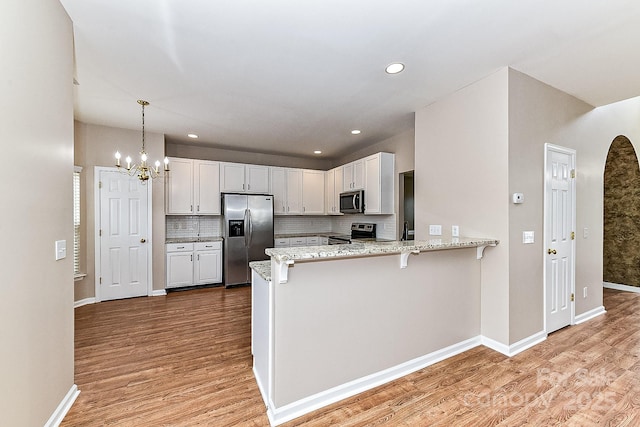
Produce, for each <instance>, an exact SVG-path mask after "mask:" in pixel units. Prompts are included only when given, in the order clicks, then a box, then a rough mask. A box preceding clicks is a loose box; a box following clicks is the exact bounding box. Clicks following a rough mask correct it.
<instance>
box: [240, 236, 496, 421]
mask: <svg viewBox="0 0 640 427" xmlns="http://www.w3.org/2000/svg"><path fill="white" fill-rule="evenodd" d="M497 244H498V241H497V240H493V239H474V238H454V239H435V240H429V241H406V242H384V243H357V244H352V245H334V246H312V247H304V248H280V249H267V251H266V252H267V255H269V256H270V257H271V261H264V262H256V263H252V264H251V266H252V277H253V281H252V352H253V356H254V374H255V376H256V380H257V382H258V386H259V388H260V391H261V393H262V397H263V399H264V401H265V404H266V406H267V414H268V416H269V420H270V422H271V424H272V425H278V424H281V423H283V422H286V421H288V420H291V419H293V418H296V417H298V416H301V415H303V414H305V413H308V412H310V411H313V410H315V409H318V408H320V407H323V406H326V405H328V404H330V403H333V402H336V401H338V400H341V399H344V398H346V397H349V396H352V395H354V394H357V393H360V392H362V391H365V390H368V389H371V388H373V387H376V386H378V385H380V384H384V383H386V382H389V381H392V380H394V379H396V378H399V377H401V376H404V375H407V374H409V373H411V372H413V371H416V370H418V369H421V368H423V367H425V366H428V365H431V364H433V363H436V362H437V361H440V360H442V359H445V358H447V357H451V356H453V355H455V354H458V353H460V352H463V351H465V350H467V349H470V348H472V347H475V346H477V345H479V344H480V310H481V301H480V267H481V258H482V255H483V251H484V248H486V247H487V246H495V245H497Z"/></svg>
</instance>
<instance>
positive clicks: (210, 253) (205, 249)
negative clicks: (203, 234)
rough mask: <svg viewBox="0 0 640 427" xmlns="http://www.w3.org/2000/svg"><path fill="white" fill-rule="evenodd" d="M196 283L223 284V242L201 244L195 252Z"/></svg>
mask: <svg viewBox="0 0 640 427" xmlns="http://www.w3.org/2000/svg"><path fill="white" fill-rule="evenodd" d="M193 257H194V269H193V271H194V278H193V279H194V283H195V284H196V285H206V284H209V283H221V282H222V242H199V243H196V245H195V252H194V255H193Z"/></svg>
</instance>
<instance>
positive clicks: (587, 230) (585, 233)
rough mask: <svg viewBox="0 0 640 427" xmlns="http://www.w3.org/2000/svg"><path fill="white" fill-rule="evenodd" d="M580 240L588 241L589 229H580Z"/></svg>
mask: <svg viewBox="0 0 640 427" xmlns="http://www.w3.org/2000/svg"><path fill="white" fill-rule="evenodd" d="M582 238H583V239H588V238H589V229H588V228H587V227H585V228H583V229H582Z"/></svg>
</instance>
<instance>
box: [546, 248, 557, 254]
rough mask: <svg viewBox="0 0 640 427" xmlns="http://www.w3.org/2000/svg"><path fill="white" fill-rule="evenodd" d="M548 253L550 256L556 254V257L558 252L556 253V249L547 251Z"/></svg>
mask: <svg viewBox="0 0 640 427" xmlns="http://www.w3.org/2000/svg"><path fill="white" fill-rule="evenodd" d="M547 253H548V254H549V255H551V254H554V255H555V254H557V252H556V250H555V249H547Z"/></svg>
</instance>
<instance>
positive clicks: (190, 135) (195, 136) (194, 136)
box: [187, 133, 198, 139]
mask: <svg viewBox="0 0 640 427" xmlns="http://www.w3.org/2000/svg"><path fill="white" fill-rule="evenodd" d="M187 136H188V137H189V138H193V139H198V135H196V134H195V133H188V134H187Z"/></svg>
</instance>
